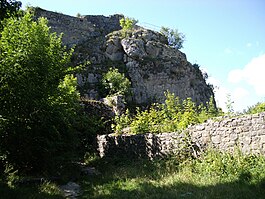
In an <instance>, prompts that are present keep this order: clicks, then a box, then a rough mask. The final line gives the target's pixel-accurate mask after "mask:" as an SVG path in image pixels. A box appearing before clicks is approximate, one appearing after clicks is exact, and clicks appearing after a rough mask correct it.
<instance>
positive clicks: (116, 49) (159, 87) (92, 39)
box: [35, 9, 214, 104]
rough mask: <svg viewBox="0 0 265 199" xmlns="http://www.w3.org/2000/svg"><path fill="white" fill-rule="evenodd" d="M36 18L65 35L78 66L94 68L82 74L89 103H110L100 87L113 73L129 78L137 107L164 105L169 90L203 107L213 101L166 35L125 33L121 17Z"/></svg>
mask: <svg viewBox="0 0 265 199" xmlns="http://www.w3.org/2000/svg"><path fill="white" fill-rule="evenodd" d="M35 15H36V16H37V17H39V16H43V17H46V18H47V19H48V20H49V25H50V26H51V31H54V32H57V33H61V32H63V33H64V36H63V43H64V44H66V45H68V46H72V45H73V44H76V47H75V56H74V58H73V64H80V63H85V62H87V61H89V62H90V63H91V64H90V65H88V67H87V69H86V70H85V71H83V72H82V74H77V78H78V84H79V89H80V92H81V94H82V95H83V96H85V97H87V98H92V99H101V98H103V97H105V96H104V94H102V93H101V92H100V81H101V78H102V74H103V73H105V72H107V71H108V69H109V68H110V67H116V68H118V69H120V71H125V72H126V76H127V77H128V78H129V79H130V81H131V84H132V89H131V90H132V92H131V93H132V96H131V98H130V99H131V100H132V102H133V103H134V104H149V103H152V102H163V101H164V99H165V97H164V92H165V91H167V90H168V91H170V92H172V93H175V94H176V95H177V96H179V97H180V98H181V99H185V98H187V97H190V98H192V99H193V101H195V102H196V103H198V104H200V103H206V102H207V101H209V99H210V97H211V96H212V95H214V93H213V90H212V88H211V87H210V86H209V85H207V84H206V82H205V79H204V78H203V75H202V73H201V71H200V70H199V69H198V68H197V67H194V66H193V65H192V64H191V63H189V62H188V61H187V59H186V55H185V54H184V53H182V52H181V51H179V50H176V49H174V48H172V47H170V46H168V45H167V38H165V37H164V36H163V35H162V34H160V33H158V32H155V31H151V30H147V29H144V28H141V27H136V28H135V29H134V30H131V31H127V32H124V31H121V30H120V29H121V27H120V25H119V20H120V19H121V18H122V17H123V16H122V15H113V16H110V17H104V16H89V15H88V16H82V17H81V18H76V17H71V16H67V15H63V14H60V13H54V12H49V11H45V10H42V9H36V11H35Z"/></svg>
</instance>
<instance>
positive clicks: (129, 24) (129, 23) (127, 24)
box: [120, 17, 138, 31]
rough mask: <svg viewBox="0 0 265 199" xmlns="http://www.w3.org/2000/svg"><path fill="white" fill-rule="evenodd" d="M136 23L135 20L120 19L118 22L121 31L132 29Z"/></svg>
mask: <svg viewBox="0 0 265 199" xmlns="http://www.w3.org/2000/svg"><path fill="white" fill-rule="evenodd" d="M137 23H138V21H137V20H135V19H133V18H129V17H126V18H122V19H121V20H120V26H121V27H122V29H123V30H125V31H126V30H131V29H133V27H134V26H135V25H136V24H137Z"/></svg>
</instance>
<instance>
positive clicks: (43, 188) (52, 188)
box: [39, 181, 62, 195]
mask: <svg viewBox="0 0 265 199" xmlns="http://www.w3.org/2000/svg"><path fill="white" fill-rule="evenodd" d="M39 190H40V192H41V193H46V194H48V195H62V191H61V190H60V188H59V186H58V185H56V184H55V183H52V182H49V181H45V182H43V183H42V184H41V185H40V187H39Z"/></svg>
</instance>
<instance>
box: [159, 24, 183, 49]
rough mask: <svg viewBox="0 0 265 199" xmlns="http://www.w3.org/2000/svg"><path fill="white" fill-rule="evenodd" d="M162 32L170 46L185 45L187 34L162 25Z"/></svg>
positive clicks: (178, 47) (176, 47) (180, 46)
mask: <svg viewBox="0 0 265 199" xmlns="http://www.w3.org/2000/svg"><path fill="white" fill-rule="evenodd" d="M160 33H161V34H162V35H164V36H165V37H166V38H167V40H168V45H169V46H171V47H173V48H175V49H181V48H182V47H183V43H184V39H185V35H184V34H183V33H181V32H179V31H178V30H177V29H175V30H173V29H170V28H167V27H163V26H162V27H161V29H160Z"/></svg>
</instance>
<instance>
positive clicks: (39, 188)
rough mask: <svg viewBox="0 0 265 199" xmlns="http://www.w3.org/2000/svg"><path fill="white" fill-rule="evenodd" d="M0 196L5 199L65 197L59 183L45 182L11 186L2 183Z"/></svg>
mask: <svg viewBox="0 0 265 199" xmlns="http://www.w3.org/2000/svg"><path fill="white" fill-rule="evenodd" d="M0 198H3V199H63V198H64V197H63V196H62V193H61V192H60V191H59V189H58V187H57V185H55V184H53V183H48V182H46V183H43V184H42V185H35V186H20V187H13V188H11V187H9V186H7V184H4V183H0Z"/></svg>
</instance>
